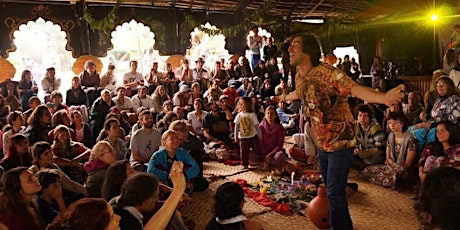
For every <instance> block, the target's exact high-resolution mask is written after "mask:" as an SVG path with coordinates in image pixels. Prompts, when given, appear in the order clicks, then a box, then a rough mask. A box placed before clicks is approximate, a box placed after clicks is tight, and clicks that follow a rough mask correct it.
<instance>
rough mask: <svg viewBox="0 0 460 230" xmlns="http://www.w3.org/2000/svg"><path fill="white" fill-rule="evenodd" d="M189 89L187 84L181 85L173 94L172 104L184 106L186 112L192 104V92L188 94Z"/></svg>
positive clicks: (190, 108)
mask: <svg viewBox="0 0 460 230" xmlns="http://www.w3.org/2000/svg"><path fill="white" fill-rule="evenodd" d="M191 91H192V90H191V89H190V87H188V85H181V87H180V88H179V92H177V93H176V94H174V97H173V105H174V106H180V107H182V108H184V109H185V110H186V111H187V112H186V113H188V112H190V111H191V110H192V105H193V101H192V94H190V92H191Z"/></svg>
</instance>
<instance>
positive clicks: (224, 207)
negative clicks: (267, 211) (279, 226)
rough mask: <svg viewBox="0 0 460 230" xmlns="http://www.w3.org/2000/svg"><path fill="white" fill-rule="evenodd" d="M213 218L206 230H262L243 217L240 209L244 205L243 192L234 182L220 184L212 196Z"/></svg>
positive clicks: (258, 225)
mask: <svg viewBox="0 0 460 230" xmlns="http://www.w3.org/2000/svg"><path fill="white" fill-rule="evenodd" d="M214 200H215V202H216V203H215V204H214V212H215V217H213V218H212V219H211V220H210V221H209V223H208V226H207V227H206V229H208V230H230V229H235V230H237V229H251V230H259V229H263V228H262V226H261V224H260V223H259V222H257V221H253V220H248V218H247V217H246V216H244V215H243V211H242V207H243V204H244V192H243V189H242V188H241V186H240V185H239V184H237V183H236V182H226V183H224V184H222V185H221V186H220V187H219V188H218V189H217V192H216V195H215V196H214Z"/></svg>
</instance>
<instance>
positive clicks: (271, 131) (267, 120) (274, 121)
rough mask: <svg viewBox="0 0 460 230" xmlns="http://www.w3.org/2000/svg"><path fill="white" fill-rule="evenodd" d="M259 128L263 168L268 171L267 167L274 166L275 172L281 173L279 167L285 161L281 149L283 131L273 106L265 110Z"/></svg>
mask: <svg viewBox="0 0 460 230" xmlns="http://www.w3.org/2000/svg"><path fill="white" fill-rule="evenodd" d="M259 126H260V130H261V131H262V141H261V143H260V145H261V146H262V152H263V154H262V155H263V156H265V161H264V168H266V169H268V168H269V166H274V167H276V169H277V171H280V172H281V166H282V165H283V164H284V161H285V159H286V153H285V151H284V149H283V145H284V136H285V131H284V128H283V126H282V125H281V123H280V119H279V117H278V114H277V113H276V111H275V107H274V106H269V107H267V109H265V117H264V120H263V121H262V122H261V123H260V125H259Z"/></svg>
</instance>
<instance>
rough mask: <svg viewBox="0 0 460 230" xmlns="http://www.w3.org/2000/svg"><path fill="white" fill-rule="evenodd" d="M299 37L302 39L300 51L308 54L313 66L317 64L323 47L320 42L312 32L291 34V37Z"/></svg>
mask: <svg viewBox="0 0 460 230" xmlns="http://www.w3.org/2000/svg"><path fill="white" fill-rule="evenodd" d="M296 37H300V38H301V39H302V51H303V52H304V53H306V54H308V55H309V56H310V59H311V63H312V64H313V66H317V65H319V64H320V63H321V62H320V59H321V56H322V54H323V48H322V47H321V42H320V40H319V38H318V36H316V35H315V34H313V33H307V34H297V35H294V36H292V39H294V38H296Z"/></svg>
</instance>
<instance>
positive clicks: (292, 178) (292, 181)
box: [291, 172, 295, 185]
mask: <svg viewBox="0 0 460 230" xmlns="http://www.w3.org/2000/svg"><path fill="white" fill-rule="evenodd" d="M294 176H295V172H292V173H291V185H294Z"/></svg>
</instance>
